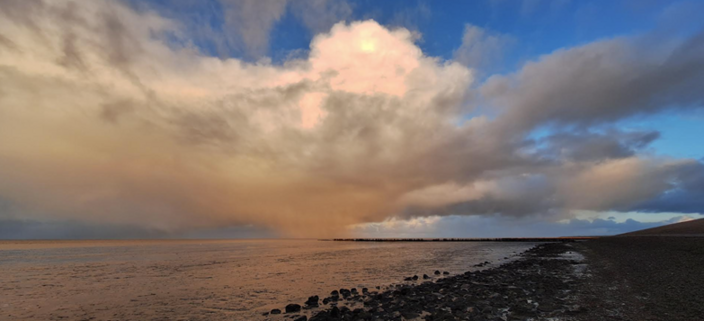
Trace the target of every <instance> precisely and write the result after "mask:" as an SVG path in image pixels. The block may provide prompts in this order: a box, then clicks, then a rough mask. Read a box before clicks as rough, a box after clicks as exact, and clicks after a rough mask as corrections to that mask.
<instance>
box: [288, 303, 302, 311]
mask: <svg viewBox="0 0 704 321" xmlns="http://www.w3.org/2000/svg"><path fill="white" fill-rule="evenodd" d="M298 311H301V306H300V305H299V304H295V303H291V304H289V305H287V306H286V313H294V312H298Z"/></svg>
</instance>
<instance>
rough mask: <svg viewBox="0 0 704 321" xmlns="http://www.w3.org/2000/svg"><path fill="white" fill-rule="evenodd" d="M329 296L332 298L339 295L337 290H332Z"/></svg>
mask: <svg viewBox="0 0 704 321" xmlns="http://www.w3.org/2000/svg"><path fill="white" fill-rule="evenodd" d="M330 295H332V296H339V295H340V293H339V292H337V290H332V292H330Z"/></svg>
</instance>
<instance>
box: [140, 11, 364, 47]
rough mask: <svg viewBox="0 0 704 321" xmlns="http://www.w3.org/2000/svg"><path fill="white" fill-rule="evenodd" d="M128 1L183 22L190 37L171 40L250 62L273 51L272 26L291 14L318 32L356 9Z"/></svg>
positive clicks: (347, 16)
mask: <svg viewBox="0 0 704 321" xmlns="http://www.w3.org/2000/svg"><path fill="white" fill-rule="evenodd" d="M126 1H127V2H128V3H129V5H130V6H131V7H132V8H135V9H136V10H138V11H142V12H158V13H159V14H160V15H164V16H165V17H168V18H170V19H172V20H173V21H174V22H175V23H177V24H180V25H181V26H182V27H181V28H180V29H179V30H178V31H177V33H178V34H180V35H186V36H187V37H185V38H181V39H171V41H174V40H177V41H175V42H176V43H179V42H186V43H188V42H192V43H194V44H195V45H197V47H198V49H199V50H203V51H205V52H207V53H208V54H211V55H215V56H219V57H223V58H226V57H241V58H242V59H246V60H248V61H257V60H259V59H265V58H266V57H267V56H268V54H269V47H270V41H271V39H270V38H271V33H272V31H273V30H274V28H275V27H276V25H277V24H278V23H279V22H280V21H281V20H282V19H284V18H285V17H286V16H287V15H289V14H290V15H293V17H295V18H296V19H298V20H299V21H300V22H301V23H302V24H303V25H304V26H305V27H306V28H307V29H308V30H309V31H310V32H311V34H313V35H315V34H317V33H320V32H326V31H329V30H330V27H332V26H333V25H334V24H336V23H338V22H341V21H345V20H347V19H348V18H349V17H350V16H351V15H352V13H353V10H352V9H353V8H352V6H351V5H350V4H349V3H347V1H345V0H311V1H288V0H270V1H258V0H202V1H201V0H179V1H169V2H165V3H161V2H144V1H136V0H126ZM177 38H178V37H177Z"/></svg>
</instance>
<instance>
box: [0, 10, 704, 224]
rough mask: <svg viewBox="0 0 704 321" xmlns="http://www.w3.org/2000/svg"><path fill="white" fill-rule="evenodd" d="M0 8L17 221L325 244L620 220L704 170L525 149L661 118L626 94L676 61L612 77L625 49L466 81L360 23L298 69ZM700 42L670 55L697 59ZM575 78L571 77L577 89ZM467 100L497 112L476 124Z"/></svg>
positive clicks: (630, 150) (106, 15) (174, 25)
mask: <svg viewBox="0 0 704 321" xmlns="http://www.w3.org/2000/svg"><path fill="white" fill-rule="evenodd" d="M277 10H278V9H277ZM277 12H278V11H277ZM0 15H2V19H0V85H1V86H0V177H2V178H3V179H2V180H0V201H3V200H4V202H9V203H11V204H13V208H14V209H16V210H14V211H13V212H12V213H15V214H13V215H16V216H19V218H27V219H36V220H46V219H55V220H78V221H81V222H88V223H90V224H95V223H105V224H115V225H119V226H122V225H140V226H141V227H143V228H145V229H149V230H157V231H188V230H193V229H200V228H212V227H218V226H244V225H250V224H253V225H256V226H258V227H265V228H272V229H274V230H276V231H279V232H280V233H281V234H282V235H296V236H300V235H307V236H324V235H338V234H337V233H341V232H343V231H345V229H344V227H345V226H348V225H350V224H359V223H365V222H379V221H383V220H384V219H387V218H389V217H394V216H398V217H412V216H427V215H450V214H459V215H462V214H497V213H499V214H503V215H514V216H523V215H547V216H549V217H552V218H555V217H559V218H564V217H565V216H567V215H569V212H570V210H574V209H587V210H607V209H624V210H627V209H629V208H632V207H637V206H639V204H645V203H647V201H649V200H652V199H655V198H657V197H659V196H661V195H663V193H664V192H666V191H673V190H677V189H680V188H682V186H684V185H686V186H695V187H696V186H699V185H697V184H698V183H696V182H694V183H691V184H690V183H687V184H684V185H683V184H681V182H685V181H686V177H687V176H689V177H692V176H691V175H687V174H685V173H692V172H696V173H699V172H701V167H702V166H701V164H700V163H699V162H697V161H694V160H674V159H669V158H662V157H651V156H644V155H640V154H639V151H640V150H641V149H642V148H643V147H644V146H647V144H648V143H649V142H650V141H652V140H653V139H655V138H657V133H647V132H646V133H640V132H636V133H634V132H622V131H618V130H613V131H612V132H611V133H610V134H609V135H604V134H602V133H598V132H594V131H590V130H589V129H588V128H585V127H581V128H580V129H579V132H578V133H576V134H575V133H569V134H567V133H563V134H562V135H561V134H560V133H557V134H556V136H554V137H548V138H545V139H544V141H541V142H535V141H533V140H531V139H528V138H527V136H526V135H527V134H528V133H529V132H530V130H532V129H533V128H535V127H536V126H538V125H540V124H543V123H545V122H554V121H560V122H563V123H570V122H571V123H576V124H579V125H583V124H589V123H593V122H594V121H600V120H604V119H606V120H613V119H617V118H619V117H626V116H627V115H629V114H633V113H637V112H640V111H641V110H640V109H638V107H637V106H638V105H641V103H642V102H647V103H648V104H646V107H647V108H646V109H645V111H652V110H657V107H653V106H655V104H660V103H661V101H655V100H653V99H649V98H648V97H640V96H638V95H633V94H629V93H631V92H633V91H636V90H637V88H636V87H635V86H636V85H638V84H643V85H647V88H652V87H653V85H652V82H658V81H661V80H662V81H664V80H668V79H670V78H668V77H666V76H667V75H664V76H663V75H662V74H663V70H665V71H670V70H674V69H675V67H678V66H681V65H682V64H683V63H680V64H673V65H672V66H673V67H672V68H669V67H667V65H664V66H665V67H662V69H657V68H652V62H653V61H655V62H658V61H660V60H658V59H657V57H655V58H653V57H648V59H650V60H647V61H645V62H643V63H641V64H639V63H637V62H636V63H632V64H629V65H625V66H623V65H622V64H620V63H619V62H620V61H621V60H619V59H622V57H623V55H624V52H630V51H629V50H632V48H633V47H632V46H634V45H633V44H630V43H628V42H624V43H620V42H618V41H617V40H614V41H613V42H606V43H603V44H595V45H592V46H586V47H583V48H579V49H575V50H571V51H565V52H558V53H556V54H554V56H549V57H544V58H543V59H542V60H541V61H538V62H534V63H531V64H529V65H527V66H526V67H525V68H524V70H522V71H520V72H518V73H516V74H514V75H507V76H500V77H493V78H491V79H490V80H489V81H488V82H487V83H486V84H483V85H477V84H473V73H472V71H471V70H470V69H468V68H467V67H465V66H463V65H461V64H459V63H456V62H452V61H442V60H440V59H437V58H433V57H428V56H426V55H424V54H423V52H422V51H421V50H420V48H419V47H418V46H417V45H416V44H415V43H414V39H415V36H414V35H413V34H412V33H411V32H409V31H408V30H405V29H389V28H386V27H384V26H381V25H379V24H378V23H376V22H374V21H371V20H370V21H358V22H352V23H344V22H341V23H338V24H335V25H334V26H332V28H331V29H329V30H328V31H326V32H323V33H320V34H318V35H316V36H315V37H314V38H313V40H312V42H311V45H310V52H309V55H308V56H307V57H305V58H302V59H291V60H288V61H285V62H284V63H282V64H279V65H274V64H271V63H267V62H256V63H253V62H246V61H243V60H239V59H234V58H228V59H224V58H217V57H210V56H207V55H204V54H202V53H200V52H199V50H198V47H196V46H194V45H193V44H192V42H191V39H190V38H189V34H188V33H187V32H186V30H185V26H184V25H183V24H181V23H180V22H178V21H175V20H171V19H168V18H165V17H162V16H160V15H159V14H157V13H154V12H149V11H141V12H137V11H134V10H133V9H132V8H130V7H128V6H125V5H123V4H122V3H120V2H115V1H89V2H73V1H68V0H66V1H59V0H57V1H38V0H31V1H17V0H15V1H6V2H5V3H4V5H3V6H2V8H0ZM267 17H269V16H267ZM277 17H278V16H277ZM274 18H276V17H274ZM272 19H273V18H272ZM276 19H278V18H276ZM274 20H275V19H274ZM247 41H249V42H251V43H255V42H256V41H255V40H252V39H249V40H247ZM692 43H693V44H692ZM698 44H699V43H698V42H696V41H695V40H692V42H691V43H689V44H684V45H681V46H679V47H678V46H673V48H672V49H671V52H674V54H676V55H679V56H678V57H682V59H679V60H678V61H680V62H681V61H685V62H686V63H687V65H688V66H689V65H692V66H699V65H697V64H696V62H697V61H701V59H699V60H697V58H696V55H693V54H692V53H691V52H692V51H695V52H696V50H699V49H697V48H699V47H697V45H698ZM624 48H625V49H624ZM685 58H686V59H685ZM668 61H669V60H666V61H665V62H666V63H668ZM594 62H597V63H598V66H601V67H603V68H589V64H590V63H594ZM573 63H576V64H575V65H573ZM555 64H558V65H566V66H571V67H570V68H567V69H560V68H556V67H555ZM612 67H614V68H615V67H620V68H625V70H622V71H620V72H619V74H621V73H629V74H630V75H632V77H636V78H638V79H642V81H640V82H637V81H636V82H635V83H634V82H633V79H631V78H628V77H625V76H620V77H615V76H614V72H615V71H613V68H612ZM644 68H645V69H647V70H645V71H643V69H644ZM648 68H649V69H648ZM689 70H690V72H689V73H687V74H686V75H689V78H686V79H685V80H684V81H682V82H680V83H678V84H677V85H672V86H670V87H668V88H669V89H668V88H664V89H663V90H662V91H661V92H660V93H659V95H657V97H655V98H657V99H661V98H662V97H665V98H667V97H668V95H669V94H672V93H677V94H678V97H685V98H687V99H689V100H687V101H686V102H687V103H688V104H690V105H691V103H692V102H693V101H696V99H698V98H699V97H700V96H697V95H696V94H695V93H692V92H690V91H688V90H689V89H690V87H691V81H694V80H696V79H698V78H697V77H700V76H701V73H698V72H696V71H695V72H691V68H690V69H689ZM588 72H590V73H588ZM573 74H581V75H583V76H584V77H581V78H579V77H577V78H579V79H581V80H580V81H578V82H577V84H575V85H574V86H575V87H570V81H571V79H573V78H574V77H572V75H573ZM543 76H545V77H547V78H545V77H543ZM577 78H575V79H577ZM602 78H604V79H612V83H611V86H606V87H604V86H605V85H604V83H603V82H602V81H600V79H602ZM614 82H615V83H614ZM587 85H590V86H587ZM476 88H479V90H476ZM580 88H582V89H584V88H586V89H587V90H588V91H587V92H586V94H584V95H576V96H574V97H577V98H579V100H578V101H577V102H576V103H574V104H572V103H569V102H570V99H569V97H570V95H569V94H567V93H566V92H568V91H570V90H575V91H578V90H581V89H580ZM614 88H615V89H614ZM657 88H660V87H657ZM668 90H670V91H668ZM613 91H615V92H616V93H617V95H611V96H613V97H616V98H615V99H614V100H613V101H610V100H608V98H607V97H600V96H599V93H604V94H610V93H612V92H613ZM624 92H625V93H624ZM693 92H694V91H693ZM479 95H481V96H483V97H484V98H485V101H486V102H490V103H491V104H493V105H492V106H496V107H498V109H497V111H498V112H497V113H498V116H496V118H494V119H492V118H488V117H485V116H481V115H476V110H475V109H473V108H472V106H473V105H474V104H475V102H476V101H477V100H476V99H477V97H479ZM592 96H594V97H592ZM587 98H589V99H587ZM651 102H652V104H651ZM610 105H613V106H616V107H614V108H617V107H618V106H621V105H623V106H625V107H624V108H622V109H618V111H615V110H612V109H610V108H609V107H608V106H610ZM594 106H596V107H597V109H596V110H593V109H592V108H593V107H594ZM658 106H659V105H658ZM600 110H604V111H606V114H605V115H604V116H599V115H601V114H600ZM471 112H475V115H474V116H473V117H470V116H468V115H470V113H471ZM582 116H584V117H587V119H585V118H584V117H582ZM688 193H698V192H696V191H695V192H692V189H691V188H690V189H688ZM17 213H19V214H17ZM30 213H31V214H30ZM0 215H2V214H0ZM4 215H8V214H4ZM0 218H2V217H0ZM86 226H89V225H86Z"/></svg>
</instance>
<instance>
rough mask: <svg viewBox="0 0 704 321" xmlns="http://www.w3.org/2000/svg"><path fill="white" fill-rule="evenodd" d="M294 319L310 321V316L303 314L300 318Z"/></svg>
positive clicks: (296, 320) (295, 320) (294, 320)
mask: <svg viewBox="0 0 704 321" xmlns="http://www.w3.org/2000/svg"><path fill="white" fill-rule="evenodd" d="M293 321H308V317H307V316H305V315H302V316H300V317H298V318H295V319H293Z"/></svg>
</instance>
